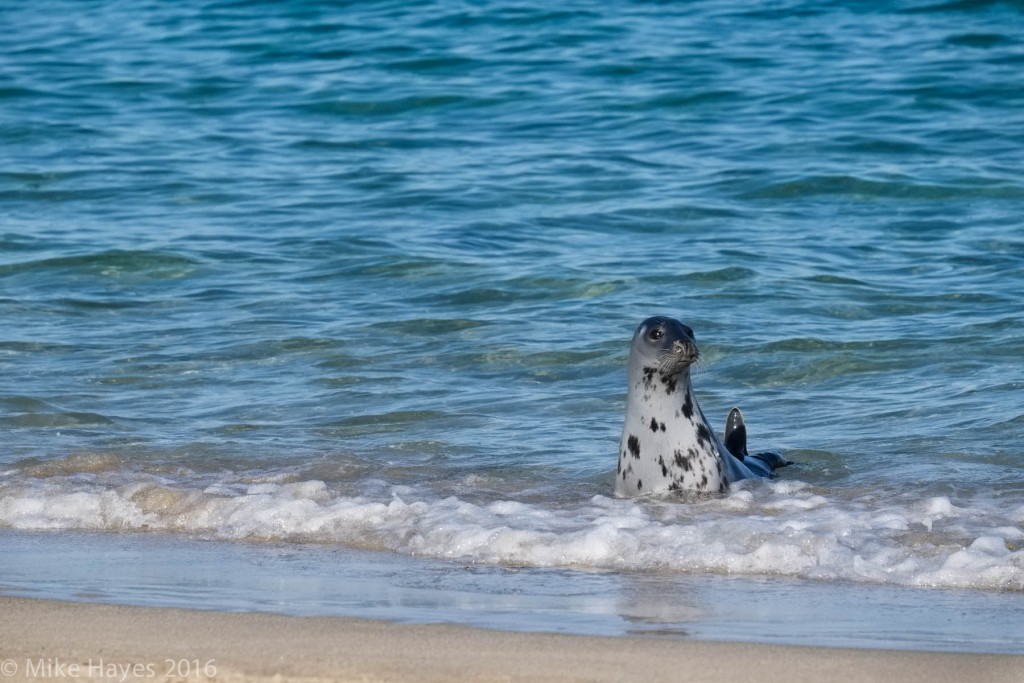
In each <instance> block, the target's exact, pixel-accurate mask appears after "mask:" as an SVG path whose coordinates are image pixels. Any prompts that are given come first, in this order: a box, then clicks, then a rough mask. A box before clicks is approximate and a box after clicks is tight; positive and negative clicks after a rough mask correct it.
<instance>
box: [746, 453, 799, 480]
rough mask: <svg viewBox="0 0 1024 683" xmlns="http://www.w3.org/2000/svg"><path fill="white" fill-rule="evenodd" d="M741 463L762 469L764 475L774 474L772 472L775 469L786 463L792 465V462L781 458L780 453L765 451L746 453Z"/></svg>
mask: <svg viewBox="0 0 1024 683" xmlns="http://www.w3.org/2000/svg"><path fill="white" fill-rule="evenodd" d="M743 464H744V465H746V466H747V467H750V468H754V469H759V470H763V471H764V476H766V477H771V476H774V475H773V474H772V472H774V471H775V470H777V469H779V468H780V467H785V466H786V465H792V464H793V463H792V462H791V461H789V460H786V459H785V458H783V457H782V454H781V453H776V452H775V451H765V452H764V453H754V454H753V455H748V456H747V458H746V460H744V461H743Z"/></svg>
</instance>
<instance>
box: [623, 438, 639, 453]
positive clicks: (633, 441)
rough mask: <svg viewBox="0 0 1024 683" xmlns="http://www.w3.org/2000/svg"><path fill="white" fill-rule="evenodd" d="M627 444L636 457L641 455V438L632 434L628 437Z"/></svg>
mask: <svg viewBox="0 0 1024 683" xmlns="http://www.w3.org/2000/svg"><path fill="white" fill-rule="evenodd" d="M626 446H628V447H629V452H630V453H632V454H633V457H634V458H639V457H640V439H638V438H636V436H634V435H633V434H630V435H629V438H628V439H626Z"/></svg>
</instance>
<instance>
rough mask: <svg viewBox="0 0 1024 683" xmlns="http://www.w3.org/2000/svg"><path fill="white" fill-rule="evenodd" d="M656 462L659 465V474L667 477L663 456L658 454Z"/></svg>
mask: <svg viewBox="0 0 1024 683" xmlns="http://www.w3.org/2000/svg"><path fill="white" fill-rule="evenodd" d="M658 464H659V465H661V476H663V477H667V476H668V468H667V467H665V456H663V455H659V456H658Z"/></svg>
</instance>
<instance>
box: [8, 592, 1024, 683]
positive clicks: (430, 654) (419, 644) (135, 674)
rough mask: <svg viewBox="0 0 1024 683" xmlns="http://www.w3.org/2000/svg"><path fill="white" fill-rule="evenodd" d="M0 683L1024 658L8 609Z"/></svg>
mask: <svg viewBox="0 0 1024 683" xmlns="http://www.w3.org/2000/svg"><path fill="white" fill-rule="evenodd" d="M0 615H2V617H3V618H2V619H0V681H4V680H9V681H21V680H94V681H114V680H116V681H129V680H143V681H170V680H185V681H206V680H217V681H270V680H278V681H279V680H291V681H363V682H373V681H488V682H498V681H645V682H650V681H666V682H668V681H672V682H673V683H678V682H681V681H682V682H685V681H702V682H703V681H707V682H712V683H713V682H716V681H722V682H723V683H724V682H726V681H729V682H732V681H744V680H750V681H758V683H770V682H772V681H779V682H780V683H781V682H785V683H799V682H800V681H808V682H811V681H814V682H819V681H844V682H851V683H856V682H858V681H903V682H915V681H921V682H922V683H926V682H927V683H942V682H944V681H949V682H950V683H953V682H957V683H959V682H962V681H986V682H987V683H991V682H1002V681H1006V682H1010V681H1013V682H1015V683H1021V682H1024V656H1015V655H984V654H955V653H929V652H905V651H889V650H853V649H838V648H819V647H792V646H775V645H754V644H743V643H708V642H692V641H682V640H669V639H655V638H603V637H591V636H571V635H557V634H537V633H515V632H507V631H491V630H483V629H474V628H467V627H462V626H450V625H403V624H394V623H390V622H382V621H368V620H359V619H341V618H315V617H289V616H281V615H274V614H262V613H225V612H212V611H211V612H208V611H201V610H187V609H165V608H150V607H130V606H119V605H97V604H88V603H72V602H60V601H55V600H36V599H26V598H0Z"/></svg>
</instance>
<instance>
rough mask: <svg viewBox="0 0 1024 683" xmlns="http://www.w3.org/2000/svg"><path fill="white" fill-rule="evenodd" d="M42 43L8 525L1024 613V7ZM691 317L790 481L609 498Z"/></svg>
mask: <svg viewBox="0 0 1024 683" xmlns="http://www.w3.org/2000/svg"><path fill="white" fill-rule="evenodd" d="M0 16H2V17H3V19H4V22H5V25H7V26H10V27H16V30H9V31H6V32H4V33H3V34H2V35H0V150H2V152H0V161H2V162H3V163H2V164H0V207H2V212H0V315H2V320H3V321H4V325H3V329H2V332H0V371H2V373H3V377H4V378H5V380H6V381H5V382H4V383H3V385H2V387H0V428H2V430H3V447H2V449H0V527H3V528H6V529H10V530H13V531H12V532H11V533H15V532H18V533H20V532H25V533H32V534H34V533H35V532H37V531H48V532H52V533H50V534H48V535H47V534H44V535H43V536H41V537H38V536H34V535H33V536H32V538H50V539H52V542H53V543H55V544H58V545H59V544H60V543H62V542H63V541H62V539H65V538H66V537H67V534H71V533H72V532H74V533H78V532H80V531H92V532H97V533H99V534H101V537H102V538H108V537H109V539H110V542H111V543H114V544H116V543H118V542H119V541H117V539H118V538H122V537H123V535H124V534H135V533H139V532H148V533H152V532H160V533H166V534H170V536H169V538H171V539H175V538H176V539H179V541H180V543H181V548H180V551H181V552H182V556H183V557H185V558H188V557H193V556H192V555H191V554H190V553H191V551H190V550H189V547H190V546H189V543H191V541H192V540H193V539H195V538H202V539H208V540H210V541H211V542H213V543H216V544H229V545H230V544H236V543H240V542H244V543H248V542H256V543H268V544H271V545H273V544H278V543H285V544H294V545H295V548H297V549H302V548H307V545H306V544H309V543H312V544H314V546H313V547H326V548H328V549H335V550H337V551H338V552H342V551H345V552H348V551H354V550H360V551H362V550H367V549H369V550H373V551H381V552H382V553H383V554H382V555H381V557H383V558H389V557H390V558H392V559H393V561H394V562H395V563H398V564H396V566H401V567H403V568H408V567H415V566H416V563H415V562H412V563H411V564H410V558H424V559H423V561H424V562H427V561H428V559H429V562H434V561H438V560H439V561H442V562H453V563H456V564H458V565H459V566H463V565H471V566H479V567H483V568H487V569H488V571H490V570H491V569H493V568H496V567H517V568H521V569H522V571H524V572H527V573H529V572H543V571H567V572H569V574H568V576H570V577H571V576H573V575H574V574H573V573H574V572H576V573H578V574H579V575H583V574H586V573H588V572H593V571H599V572H612V573H613V574H614V575H616V576H620V575H622V576H634V575H638V574H644V575H646V573H649V572H655V573H659V574H660V573H665V574H666V575H668V576H670V577H675V578H673V580H680V581H683V580H685V581H691V580H701V577H705V578H707V579H708V580H712V578H715V580H717V579H718V578H720V577H723V576H725V577H732V578H738V579H741V580H750V581H755V582H758V581H784V582H796V583H795V584H790V583H785V584H784V585H798V586H800V585H802V586H812V585H813V586H818V587H820V586H822V585H831V584H834V583H836V582H842V585H851V586H857V587H860V589H863V590H869V589H879V590H881V589H883V588H884V590H887V591H888V590H893V591H903V594H905V595H907V596H911V597H908V598H906V599H907V600H911V601H913V600H915V599H917V600H919V601H920V602H919V604H920V605H922V610H923V611H922V613H925V612H926V611H927V610H926V609H925V607H923V606H925V605H927V604H928V602H929V601H930V600H933V599H934V598H929V597H928V595H929V594H930V595H933V596H934V595H935V592H934V591H935V590H942V591H953V592H954V593H955V594H957V595H960V597H959V598H958V600H963V601H966V602H967V603H970V604H972V605H973V604H980V603H972V602H971V600H972V598H971V596H972V595H976V596H989V597H985V598H984V600H990V599H991V598H990V596H992V595H1003V596H1004V597H1005V599H1008V600H1009V599H1011V598H1010V597H1008V596H1013V597H1012V599H1013V600H1018V599H1019V597H1020V595H1021V594H1022V593H1024V454H1022V449H1021V446H1020V443H1021V436H1022V433H1024V401H1022V398H1021V396H1022V393H1021V389H1022V388H1024V369H1022V368H1024V366H1022V363H1021V358H1022V357H1024V341H1022V339H1024V318H1022V315H1021V311H1022V310H1024V229H1022V228H1024V218H1022V216H1024V172H1022V171H1021V168H1022V166H1024V78H1022V77H1021V75H1020V74H1021V72H1022V67H1024V40H1022V39H1021V38H1020V36H1021V35H1024V34H1022V32H1021V29H1022V28H1024V12H1022V9H1021V7H1020V5H1019V4H1018V3H1010V2H981V1H977V2H951V3H935V2H927V1H924V0H921V1H915V2H910V1H908V2H871V3H837V2H823V1H816V2H811V1H806V2H777V3H770V4H768V3H764V4H759V5H757V6H752V5H750V4H749V3H739V2H730V1H723V2H699V3H687V4H679V5H674V4H648V3H627V2H612V3H593V4H578V5H575V6H574V7H573V8H570V9H565V10H562V9H552V8H550V7H549V6H548V5H547V4H544V3H537V2H531V1H526V2H518V3H514V4H502V5H492V4H488V3H457V2H446V1H442V0H436V1H434V2H422V3H398V2H390V1H375V2H365V3H354V4H340V5H336V4H332V3H319V2H300V1H293V2H282V3H257V2H198V1H195V0H186V1H184V2H179V3H155V2H153V3H136V4H131V5H126V4H123V3H116V2H99V1H95V2H93V1H90V2H73V3H72V2H41V3H33V4H29V5H24V6H18V7H6V8H4V9H2V10H0ZM656 313H664V314H669V315H672V316H674V317H678V318H680V319H682V320H684V321H685V322H686V323H687V324H689V325H690V326H691V327H693V328H694V330H695V332H696V336H697V340H698V343H699V344H700V346H701V350H702V354H703V356H704V359H705V360H704V364H703V366H702V368H701V369H700V371H699V372H698V374H697V375H696V377H695V380H694V381H695V389H696V392H697V395H698V398H699V400H700V401H701V403H702V406H703V408H704V412H705V413H706V414H708V416H709V418H711V419H712V420H713V421H715V422H716V423H717V422H724V419H725V414H726V412H727V410H728V408H729V407H730V406H731V405H734V404H739V405H741V406H742V407H743V409H744V413H745V414H746V416H747V421H748V425H749V429H750V432H751V440H752V444H751V445H752V447H755V448H777V449H781V450H783V451H784V452H785V454H786V455H787V457H788V458H789V459H791V460H794V461H796V462H797V465H795V466H793V467H790V468H788V469H787V470H785V471H784V472H783V475H782V477H780V479H779V480H778V481H777V482H772V483H768V482H755V483H749V484H745V485H742V486H738V487H735V488H734V490H733V491H732V492H730V493H729V494H728V495H727V496H725V497H723V498H716V499H711V500H704V501H690V502H685V503H679V502H676V501H658V500H648V501H640V502H635V501H622V500H615V499H613V498H611V487H612V475H613V472H614V469H615V463H616V459H615V458H616V445H617V442H618V437H619V432H620V430H621V425H622V412H623V408H624V400H625V363H626V358H627V353H628V342H629V338H630V336H631V334H632V330H633V328H634V327H635V325H636V324H637V323H638V322H639V321H640V320H642V319H644V318H645V317H647V316H649V315H652V314H656ZM11 538H19V537H18V536H12V537H11ZM12 547H16V548H18V551H17V552H18V553H19V556H22V555H24V556H26V557H31V553H32V552H33V550H32V548H33V547H34V546H33V544H31V543H29V544H24V543H20V542H18V543H14V545H13V546H12ZM247 547H248V546H247ZM268 547H269V546H268ZM275 547H276V546H275ZM225 552H227V551H225ZM268 552H270V551H269V550H268ZM297 552H299V551H298V550H297ZM310 552H312V551H310ZM310 561H311V562H312V561H314V560H312V559H311V560H310ZM154 562H156V560H155V559H154ZM189 566H190V563H189V562H188V561H185V562H183V563H182V567H181V573H180V576H179V579H180V581H181V584H182V585H185V584H188V583H189V582H190V581H192V580H193V579H194V578H195V577H194V576H193V575H190V574H189ZM423 566H424V567H425V568H424V570H423V571H424V572H425V574H424V575H425V576H427V575H430V574H429V572H432V571H435V570H434V569H428V568H427V567H428V565H427V564H424V565H423ZM429 567H434V565H432V564H431V565H429ZM9 571H11V572H13V573H12V574H11V576H9V577H8V579H7V582H6V584H5V585H7V586H8V590H12V591H15V592H19V591H20V592H29V593H42V594H57V595H63V593H61V591H60V590H57V589H55V588H53V586H54V585H56V583H53V582H43V581H40V583H39V585H32V581H31V577H30V576H22V575H21V574H18V573H17V571H16V569H9ZM68 571H69V576H70V574H73V573H75V572H79V573H81V572H86V571H87V568H86V567H85V565H84V564H82V563H79V564H78V565H77V569H76V568H75V567H69V568H68ZM408 571H414V570H413V569H408ZM15 574H17V576H18V577H19V578H17V580H16V581H15V580H14V578H12V577H14V576H15ZM709 577H711V578H709ZM716 577H717V578H716ZM581 580H582V579H581ZM48 581H49V580H48ZM567 581H570V582H571V579H567ZM57 583H59V581H58V582H57ZM522 585H523V586H524V590H526V591H527V592H528V591H529V590H530V589H529V588H526V587H528V586H530V585H532V584H531V583H530V581H529V580H527V579H525V578H524V579H523V584H522ZM559 585H561V584H559ZM837 585H838V584H837ZM925 589H929V590H925ZM105 590H109V588H108V589H105ZM259 590H260V589H259V588H258V587H257V582H254V583H253V584H252V595H253V596H256V594H257V593H258V591H259ZM502 590H504V589H502ZM609 590H612V592H614V590H613V589H609ZM806 590H811V589H810V588H807V589H806ZM957 591H961V593H956V592H957ZM974 591H981V593H974ZM179 592H181V591H179ZM242 592H243V593H244V591H242ZM499 592H500V591H499ZM666 594H667V595H670V594H671V591H667V592H666ZM799 594H800V590H799V589H794V590H793V591H792V595H790V598H792V597H793V595H799ZM135 595H136V594H135V593H132V592H131V591H128V590H126V591H125V592H124V593H123V594H120V595H119V594H118V593H117V591H114V592H113V593H112V594H108V596H109V597H111V599H118V598H120V599H124V600H127V601H132V600H135V599H137V597H133V596H135ZM912 596H920V597H919V598H914V597H912ZM282 600H284V601H285V602H287V595H285V597H284V598H282ZM977 600H983V598H981V597H977ZM621 602H623V603H624V604H626V603H630V601H629V599H628V598H623V600H622V601H621ZM651 602H652V603H657V602H659V601H658V600H654V601H651ZM246 604H249V606H250V607H251V608H257V607H256V605H257V604H258V601H257V600H256V599H255V597H254V598H253V602H251V603H246V602H245V600H244V599H239V601H238V602H235V603H232V605H231V607H232V608H244V607H245V605H246ZM617 604H618V603H617ZM986 604H987V603H986ZM634 607H635V605H634ZM325 609H327V608H325ZM630 609H633V608H630ZM327 611H331V610H330V609H327ZM353 611H354V612H355V613H357V614H358V613H360V611H359V609H358V608H353ZM626 611H627V612H628V611H629V609H627V610H626ZM634 611H635V610H634ZM630 613H632V612H630ZM454 614H455V616H446V617H445V618H448V619H455V620H458V619H459V616H458V611H457V610H455V611H454ZM673 618H674V617H673ZM702 618H703V617H694V620H696V621H700V619H702ZM765 619H767V620H768V621H771V620H770V619H769V618H767V617H765V616H764V615H757V614H751V615H750V620H751V621H752V622H754V621H757V620H765ZM678 621H679V620H678V619H676V620H675V621H672V624H673V628H675V627H676V625H677V622H678ZM921 621H922V623H925V624H927V621H928V620H927V619H922V620H921ZM513 622H514V619H511V618H509V621H508V622H502V621H501V618H497V619H496V621H495V622H494V623H493V624H492V625H498V626H501V625H503V624H504V625H511V624H513ZM551 623H552V627H553V628H558V616H557V615H552V616H551ZM776 626H780V625H779V624H776ZM783 626H784V625H783ZM862 626H864V624H862ZM780 627H781V626H780ZM681 628H683V627H681ZM686 628H689V629H690V631H692V630H693V627H692V625H691V626H689V627H686ZM928 628H931V629H933V630H932V631H929V630H928ZM580 629H581V630H583V631H587V630H588V628H585V627H582V626H581V627H580ZM783 630H784V629H783ZM940 631H941V628H940V627H939V626H935V625H928V626H927V628H925V630H924V631H922V633H921V636H920V638H919V641H915V642H917V643H918V644H919V645H922V646H928V645H929V644H932V645H934V644H935V643H937V642H940V641H942V638H944V637H946V636H945V635H943V633H940ZM790 633H795V632H793V631H790ZM1004 633H1005V634H1006V635H1005V637H1006V642H1005V643H1003V644H1002V645H999V644H996V645H993V644H992V643H991V641H989V640H985V641H984V643H986V644H979V645H977V647H978V648H980V649H992V648H994V649H1006V648H1007V647H1009V648H1011V649H1012V647H1014V646H1012V643H1018V644H1019V642H1020V638H1019V634H1020V633H1024V624H1021V628H1020V630H1019V631H1016V632H1015V630H1014V629H1013V628H1012V626H1011V627H1008V628H1007V629H1004ZM969 635H970V634H969V633H968V634H966V635H964V637H965V638H967V637H968V636H969ZM851 637H852V636H851ZM958 637H959V636H958ZM987 637H988V636H987V635H986V636H985V638H987ZM780 638H782V639H783V640H784V639H785V637H784V634H783V635H782V636H780ZM836 638H837V642H840V643H841V642H842V638H841V637H840V636H839V635H837V636H836ZM792 639H794V640H795V639H796V635H793V636H792ZM979 642H980V641H979ZM1018 646H1019V645H1018Z"/></svg>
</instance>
